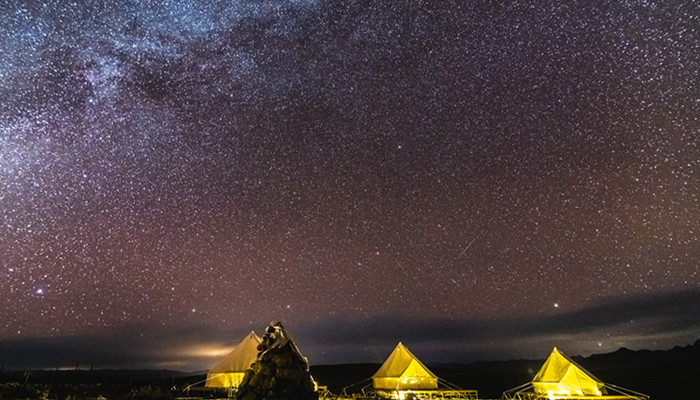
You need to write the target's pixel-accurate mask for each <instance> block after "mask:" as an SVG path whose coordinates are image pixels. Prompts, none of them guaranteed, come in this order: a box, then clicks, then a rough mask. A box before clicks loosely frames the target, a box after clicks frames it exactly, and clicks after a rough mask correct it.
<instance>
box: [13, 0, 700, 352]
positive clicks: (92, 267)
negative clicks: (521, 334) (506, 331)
mask: <svg viewBox="0 0 700 400" xmlns="http://www.w3.org/2000/svg"><path fill="white" fill-rule="evenodd" d="M698 54H700V8H698V5H697V4H693V3H692V2H687V1H680V0H679V1H663V2H662V1H658V2H657V1H620V2H617V1H615V2H602V3H591V2H587V1H571V2H565V3H561V2H557V1H543V2H537V3H536V4H535V3H528V2H517V1H513V2H495V3H494V2H481V1H475V2H463V1H444V2H438V3H436V2H427V1H418V0H414V1H407V2H386V1H370V0H356V1H321V0H319V1H311V0H308V1H303V0H297V1H264V0H261V1H249V0H240V1H239V0H236V1H211V2H197V1H173V2H169V1H146V2H138V1H126V0H124V1H114V2H93V1H75V2H42V1H24V2H21V1H20V2H9V3H7V2H6V3H3V4H0V292H1V293H2V294H0V299H1V301H2V304H3V307H1V308H0V319H1V320H2V322H1V323H0V335H2V336H3V337H5V338H11V340H24V339H31V338H43V339H42V340H48V339H46V338H56V339H57V340H58V339H60V338H66V337H76V336H78V337H80V336H83V335H91V336H98V337H99V336H100V335H107V334H110V332H113V331H115V330H123V329H127V330H128V329H136V330H137V331H138V332H139V333H141V334H144V332H145V334H148V332H152V331H153V330H157V329H161V330H163V331H171V332H172V331H178V330H179V331H178V332H184V331H187V332H189V331H188V329H190V330H191V329H193V328H192V327H194V326H197V327H206V329H207V334H206V335H204V336H205V337H204V338H201V337H197V336H196V335H194V334H193V335H190V336H187V335H186V334H185V333H182V335H184V336H185V338H182V337H180V336H178V337H179V339H178V340H179V341H178V340H175V339H173V340H174V341H177V342H178V343H184V342H186V341H196V340H200V339H202V340H204V339H206V340H210V341H211V342H217V343H222V342H225V341H231V340H232V341H235V340H236V339H237V338H236V337H234V336H235V335H238V334H241V335H242V334H243V333H245V332H246V331H248V330H250V329H251V328H257V329H261V328H262V327H263V326H264V324H265V323H266V322H267V321H268V320H270V319H273V318H280V319H283V320H285V321H287V322H289V323H290V324H291V326H292V331H294V326H297V327H298V329H299V330H300V331H302V332H328V331H330V330H331V327H334V326H336V325H335V324H336V323H337V321H338V320H345V321H348V322H349V323H352V321H356V322H358V323H360V324H361V323H362V322H363V321H367V320H368V319H370V320H371V319H372V318H382V317H383V316H384V317H386V318H387V319H391V320H393V321H395V322H396V324H398V325H399V326H402V321H404V323H405V321H427V320H429V319H430V318H434V317H438V316H439V317H441V318H442V317H444V318H448V319H449V320H451V321H454V322H455V323H457V324H459V323H463V322H464V321H487V322H485V323H486V324H487V325H488V324H494V323H495V322H494V321H505V320H511V319H512V318H516V317H521V316H527V317H528V318H530V319H532V320H535V321H537V320H539V319H540V318H544V319H547V318H554V317H556V316H558V315H564V314H566V313H576V312H582V311H581V310H587V309H591V308H592V307H593V308H595V307H603V306H602V305H604V304H607V303H609V302H617V301H623V302H626V301H627V300H626V299H629V298H635V299H642V298H645V296H652V297H653V296H663V295H666V294H669V293H671V294H673V293H687V291H688V290H691V293H695V294H697V292H692V291H693V290H696V289H697V288H698V287H700V276H698V272H699V270H700V268H699V265H698V259H700V241H699V240H698V230H699V229H700V201H699V195H700V179H699V176H698V174H699V173H700V148H699V147H698V146H699V145H700V139H699V138H700V121H699V120H698V118H699V117H700V113H698V109H700V95H699V94H700V87H699V86H700V79H699V78H698V71H699V70H700V57H699V56H698ZM684 298H685V297H684ZM620 299H622V300H620ZM691 299H692V300H691V304H694V307H695V309H697V307H698V304H700V300H698V298H697V297H696V296H692V297H691ZM566 315H570V314H566ZM694 321H695V320H694ZM622 322H625V323H627V321H621V323H622ZM696 322H697V321H696ZM613 325H615V324H613ZM660 325H662V326H663V329H661V330H662V331H663V330H665V329H666V328H668V329H669V332H668V333H667V334H666V335H665V336H663V338H661V337H660V336H659V335H658V329H659V328H658V326H657V327H654V328H649V331H648V332H641V333H639V332H638V335H637V336H634V337H631V336H629V331H628V330H627V328H625V329H618V328H617V327H615V328H614V329H613V328H611V329H609V330H608V331H607V332H606V333H605V334H604V335H605V336H606V337H607V338H608V339H609V337H610V336H612V337H614V338H615V341H614V343H611V344H610V346H612V347H611V349H614V346H616V345H620V344H623V345H624V344H630V343H632V344H633V345H639V346H647V347H653V346H664V345H673V344H679V343H680V344H682V343H681V342H682V341H683V340H691V339H693V337H692V334H688V333H687V331H683V330H680V331H676V330H673V329H675V327H670V326H666V325H668V324H666V325H664V324H663V323H660ZM489 326H491V325H489ZM615 326H617V325H615ZM672 328H673V329H672ZM694 328H697V326H695V327H694ZM494 329H495V328H494ZM427 330H429V328H426V331H427ZM635 330H639V329H637V328H635ZM641 330H642V331H644V329H641ZM572 331H576V332H578V333H575V334H574V333H571V332H565V333H566V334H568V333H571V335H570V336H571V337H573V338H574V339H575V340H579V341H581V340H584V339H585V340H590V341H592V342H595V343H598V342H599V341H601V340H602V339H601V338H600V337H598V336H596V335H595V334H591V333H590V332H588V333H587V334H581V333H580V332H579V331H577V330H576V329H574V328H572ZM652 331H653V332H652ZM691 331H692V329H691ZM159 332H160V331H159ZM410 332H411V330H410V329H409V330H408V333H407V334H409V335H410V334H411V333H410ZM695 332H697V329H695ZM178 335H180V334H178ZM311 336H313V335H311ZM232 337H233V339H232ZM416 337H420V335H418V334H417V336H416ZM400 339H401V338H400V337H397V338H396V340H397V341H398V340H400ZM574 339H572V340H574ZM368 340H370V339H368ZM416 341H417V342H418V341H419V339H416ZM300 342H301V343H302V344H304V340H303V339H302V340H301V341H300ZM364 344H365V345H366V343H364ZM306 345H307V346H308V348H310V349H311V353H312V355H318V356H319V358H320V359H322V360H324V361H334V362H335V361H344V360H343V359H342V356H334V355H333V354H326V353H325V350H321V347H314V344H313V343H306ZM550 345H553V343H551V342H549V341H547V343H546V345H544V344H543V346H544V348H546V347H547V346H550ZM454 347H455V348H454V349H453V350H454V353H453V354H457V355H459V354H465V357H466V354H471V353H469V351H466V350H465V352H464V353H460V352H459V351H458V350H459V349H458V348H459V346H458V345H454ZM477 347H478V346H477ZM425 348H426V349H428V348H430V347H429V346H428V345H426V347H425ZM433 350H434V349H433ZM595 350H598V349H595ZM470 351H471V350H470ZM576 351H584V352H585V351H593V349H584V348H582V349H579V350H576ZM361 354H372V353H361ZM435 354H437V350H436V353H435ZM489 354H491V353H489ZM494 354H495V353H494ZM491 355H493V354H491ZM495 356H505V355H503V354H496V355H495ZM150 357H152V358H153V356H152V355H150ZM334 357H340V358H341V359H336V358H334ZM149 360H150V359H145V358H144V361H143V363H144V364H147V363H148V362H150V361H149ZM312 361H313V360H312ZM70 362H73V360H70ZM134 362H135V363H136V361H134Z"/></svg>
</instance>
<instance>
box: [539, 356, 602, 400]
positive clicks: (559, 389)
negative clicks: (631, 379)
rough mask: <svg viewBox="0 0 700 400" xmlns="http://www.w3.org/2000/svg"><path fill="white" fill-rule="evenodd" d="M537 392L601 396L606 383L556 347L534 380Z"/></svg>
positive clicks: (558, 394)
mask: <svg viewBox="0 0 700 400" xmlns="http://www.w3.org/2000/svg"><path fill="white" fill-rule="evenodd" d="M532 385H533V388H534V390H535V393H537V394H541V395H548V396H549V395H554V396H571V395H577V396H600V395H602V394H605V393H606V392H605V387H604V386H605V385H604V384H603V382H601V381H600V379H598V378H596V377H595V376H593V374H591V373H590V372H588V371H586V370H585V369H583V368H582V367H581V366H580V365H578V364H576V363H575V362H574V361H572V360H571V359H570V358H569V357H567V356H565V355H564V354H562V353H561V352H560V351H559V350H557V348H556V347H555V348H554V350H552V354H550V355H549V358H547V361H545V362H544V365H542V368H540V371H539V372H538V373H537V375H535V378H534V379H533V380H532Z"/></svg>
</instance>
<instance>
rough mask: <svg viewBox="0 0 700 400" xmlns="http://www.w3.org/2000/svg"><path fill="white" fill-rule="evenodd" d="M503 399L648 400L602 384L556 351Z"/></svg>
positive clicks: (504, 395)
mask: <svg viewBox="0 0 700 400" xmlns="http://www.w3.org/2000/svg"><path fill="white" fill-rule="evenodd" d="M503 397H504V398H505V399H518V400H533V399H537V400H540V399H549V400H564V399H567V400H632V399H634V400H646V399H648V398H649V396H647V395H645V394H642V393H638V392H635V391H632V390H629V389H625V388H621V387H619V386H615V385H611V384H609V383H603V381H601V380H600V379H598V378H596V377H595V376H593V374H591V373H590V372H588V371H586V370H585V369H583V367H581V366H580V365H578V364H577V363H576V362H574V361H573V360H572V359H570V358H569V357H567V356H566V355H564V354H563V353H562V352H560V351H559V350H558V349H557V348H556V347H555V348H554V350H552V353H551V354H550V355H549V357H548V358H547V360H546V361H545V362H544V364H543V365H542V368H540V370H539V372H537V375H535V377H534V378H533V379H532V381H531V382H528V383H526V384H524V385H521V386H518V387H516V388H513V389H510V390H508V391H506V392H505V393H503Z"/></svg>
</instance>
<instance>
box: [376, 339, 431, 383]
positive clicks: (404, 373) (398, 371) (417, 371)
mask: <svg viewBox="0 0 700 400" xmlns="http://www.w3.org/2000/svg"><path fill="white" fill-rule="evenodd" d="M372 380H373V384H374V388H375V389H389V390H406V389H437V387H438V377H437V375H435V374H434V373H432V372H431V371H430V370H429V369H428V368H427V367H426V366H425V365H423V363H421V362H420V361H418V359H417V358H416V356H414V355H413V354H412V353H411V352H410V351H409V350H408V349H407V348H406V346H404V345H403V344H402V343H399V344H398V345H397V346H396V348H395V349H394V351H393V352H391V355H389V358H387V359H386V361H385V362H384V364H383V365H382V366H381V367H380V368H379V370H378V371H377V372H376V373H375V374H374V375H373V376H372Z"/></svg>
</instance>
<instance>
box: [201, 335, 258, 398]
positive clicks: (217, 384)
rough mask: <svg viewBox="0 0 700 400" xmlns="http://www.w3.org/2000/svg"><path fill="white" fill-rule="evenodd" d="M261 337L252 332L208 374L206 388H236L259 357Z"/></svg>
mask: <svg viewBox="0 0 700 400" xmlns="http://www.w3.org/2000/svg"><path fill="white" fill-rule="evenodd" d="M259 344H260V337H258V335H256V334H255V332H250V333H249V334H248V336H246V337H245V338H244V339H243V340H242V341H241V342H240V343H239V344H238V345H237V346H236V347H235V348H234V349H233V351H231V352H230V353H229V354H228V355H227V356H226V357H224V359H223V360H221V361H219V362H218V363H216V364H215V365H214V366H213V367H212V368H211V369H210V370H209V372H208V373H207V380H206V383H205V385H204V386H206V387H212V388H236V387H237V386H238V383H239V382H240V381H241V380H242V379H243V374H245V371H246V370H247V369H248V368H250V364H252V363H253V362H254V361H255V359H256V358H257V357H258V349H257V348H258V345H259Z"/></svg>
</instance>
